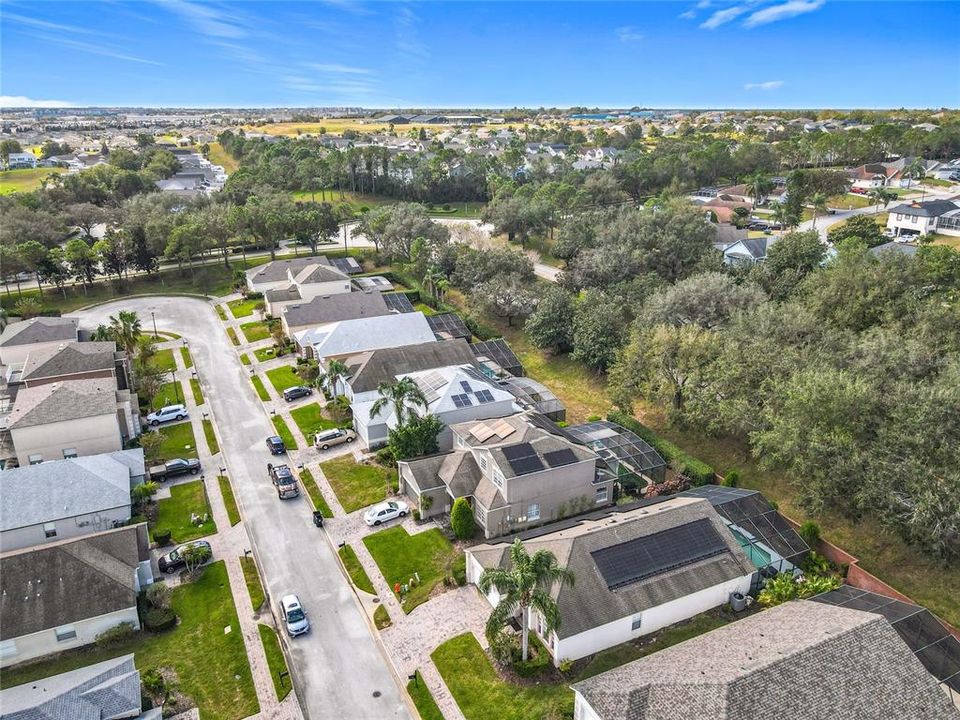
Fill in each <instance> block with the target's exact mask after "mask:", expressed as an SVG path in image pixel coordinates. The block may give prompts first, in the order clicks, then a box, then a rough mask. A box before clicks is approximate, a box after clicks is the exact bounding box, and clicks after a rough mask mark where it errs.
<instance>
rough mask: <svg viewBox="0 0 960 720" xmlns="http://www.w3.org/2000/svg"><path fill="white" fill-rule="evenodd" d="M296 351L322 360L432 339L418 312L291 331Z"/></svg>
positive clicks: (427, 325) (422, 317)
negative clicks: (293, 332)
mask: <svg viewBox="0 0 960 720" xmlns="http://www.w3.org/2000/svg"><path fill="white" fill-rule="evenodd" d="M293 338H294V341H295V342H296V344H297V347H298V348H299V350H300V351H301V352H302V353H303V354H304V355H305V356H307V357H313V358H316V359H317V360H319V361H320V362H322V363H325V362H326V361H327V360H329V359H331V358H339V357H344V356H350V355H356V354H357V353H362V352H364V351H366V350H378V349H380V348H388V347H400V346H402V345H417V344H419V343H424V342H431V341H433V342H435V341H436V338H435V337H434V334H433V330H431V329H430V324H429V323H428V322H427V320H426V318H425V317H424V315H423V313H422V312H414V313H401V314H399V315H378V316H374V317H363V318H357V319H355V320H341V321H339V322H333V323H327V324H326V325H321V326H319V327H316V328H313V329H310V330H302V331H301V332H298V333H296V334H294V336H293Z"/></svg>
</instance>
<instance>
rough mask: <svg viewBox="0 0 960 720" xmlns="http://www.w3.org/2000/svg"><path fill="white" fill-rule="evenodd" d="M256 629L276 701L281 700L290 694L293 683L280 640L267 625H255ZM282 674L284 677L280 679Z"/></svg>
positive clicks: (275, 632) (274, 631)
mask: <svg viewBox="0 0 960 720" xmlns="http://www.w3.org/2000/svg"><path fill="white" fill-rule="evenodd" d="M257 629H258V630H259V631H260V642H262V643H263V652H264V653H265V654H266V656H267V667H269V668H270V677H272V678H273V689H274V690H275V691H276V693H277V700H283V699H284V698H285V697H286V696H287V695H289V694H290V690H291V688H292V687H293V683H292V682H291V680H290V675H289V674H286V673H287V659H286V658H285V657H284V656H283V649H282V648H281V647H280V638H278V637H277V631H276V630H274V629H273V628H272V627H270V626H269V625H264V624H262V623H257ZM281 673H284V674H285V675H284V677H281Z"/></svg>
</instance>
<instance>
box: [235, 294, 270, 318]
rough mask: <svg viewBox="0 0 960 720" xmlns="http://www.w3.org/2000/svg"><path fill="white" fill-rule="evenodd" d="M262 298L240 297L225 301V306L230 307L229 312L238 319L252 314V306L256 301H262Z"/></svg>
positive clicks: (254, 305) (253, 306) (255, 304)
mask: <svg viewBox="0 0 960 720" xmlns="http://www.w3.org/2000/svg"><path fill="white" fill-rule="evenodd" d="M262 302H263V299H262V298H261V299H258V300H245V299H243V298H240V299H239V300H231V301H230V302H228V303H227V307H229V308H230V312H231V314H232V315H233V316H234V317H235V318H236V319H237V320H239V319H240V318H245V317H250V316H251V315H253V312H254V308H255V307H256V306H257V303H262Z"/></svg>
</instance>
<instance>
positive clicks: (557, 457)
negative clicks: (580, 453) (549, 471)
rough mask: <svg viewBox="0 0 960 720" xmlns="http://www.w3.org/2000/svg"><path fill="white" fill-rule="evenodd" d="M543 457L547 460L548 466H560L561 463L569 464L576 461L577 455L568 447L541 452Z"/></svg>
mask: <svg viewBox="0 0 960 720" xmlns="http://www.w3.org/2000/svg"><path fill="white" fill-rule="evenodd" d="M543 459H544V460H546V461H547V465H549V466H550V467H560V466H561V465H570V464H571V463H575V462H576V461H577V456H576V454H575V453H574V452H573V450H571V449H570V448H563V449H562V450H551V451H550V452H546V453H544V454H543Z"/></svg>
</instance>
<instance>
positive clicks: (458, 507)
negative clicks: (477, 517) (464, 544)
mask: <svg viewBox="0 0 960 720" xmlns="http://www.w3.org/2000/svg"><path fill="white" fill-rule="evenodd" d="M475 527H476V525H475V524H474V521H473V508H471V507H470V503H468V502H467V499H466V498H462V497H459V498H457V499H456V500H454V501H453V509H452V510H450V528H451V529H452V530H453V534H454V535H456V536H457V537H458V538H459V539H460V540H465V539H467V538H468V537H471V536H472V535H473V531H474V529H475Z"/></svg>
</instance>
